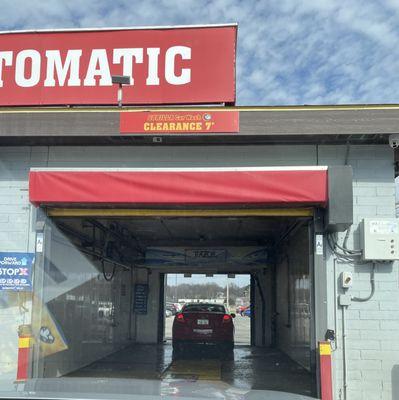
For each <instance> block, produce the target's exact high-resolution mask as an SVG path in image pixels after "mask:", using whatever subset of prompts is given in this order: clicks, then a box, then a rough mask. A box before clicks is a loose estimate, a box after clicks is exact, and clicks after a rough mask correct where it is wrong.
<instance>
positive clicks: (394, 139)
mask: <svg viewBox="0 0 399 400" xmlns="http://www.w3.org/2000/svg"><path fill="white" fill-rule="evenodd" d="M389 146H390V147H392V148H393V149H397V148H398V147H399V134H398V133H394V134H393V135H389Z"/></svg>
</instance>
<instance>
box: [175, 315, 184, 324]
mask: <svg viewBox="0 0 399 400" xmlns="http://www.w3.org/2000/svg"><path fill="white" fill-rule="evenodd" d="M176 321H177V322H184V315H183V314H182V313H180V314H176Z"/></svg>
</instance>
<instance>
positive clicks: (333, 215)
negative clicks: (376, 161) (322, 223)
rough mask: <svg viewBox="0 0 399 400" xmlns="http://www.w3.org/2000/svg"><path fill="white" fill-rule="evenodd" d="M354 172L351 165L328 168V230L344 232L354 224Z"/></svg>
mask: <svg viewBox="0 0 399 400" xmlns="http://www.w3.org/2000/svg"><path fill="white" fill-rule="evenodd" d="M352 179H353V171H352V167H351V166H349V165H336V166H330V167H329V168H328V210H327V224H326V225H327V230H328V231H330V232H343V231H345V230H346V229H348V228H349V226H351V225H352V223H353V183H352Z"/></svg>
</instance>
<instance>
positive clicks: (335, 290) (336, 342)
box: [334, 257, 338, 351]
mask: <svg viewBox="0 0 399 400" xmlns="http://www.w3.org/2000/svg"><path fill="white" fill-rule="evenodd" d="M337 307H338V299H337V259H336V258H335V257H334V332H335V340H334V351H335V350H337V348H338V335H337V332H338V328H337V326H338V325H337Z"/></svg>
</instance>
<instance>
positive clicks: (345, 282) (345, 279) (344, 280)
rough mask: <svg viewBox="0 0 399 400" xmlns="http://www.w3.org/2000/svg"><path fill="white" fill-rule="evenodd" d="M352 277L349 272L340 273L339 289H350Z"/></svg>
mask: <svg viewBox="0 0 399 400" xmlns="http://www.w3.org/2000/svg"><path fill="white" fill-rule="evenodd" d="M352 283H353V276H352V273H351V272H348V271H344V272H341V287H342V289H349V288H351V287H352Z"/></svg>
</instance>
